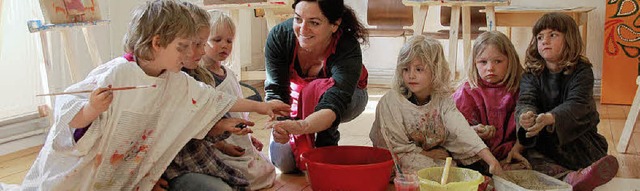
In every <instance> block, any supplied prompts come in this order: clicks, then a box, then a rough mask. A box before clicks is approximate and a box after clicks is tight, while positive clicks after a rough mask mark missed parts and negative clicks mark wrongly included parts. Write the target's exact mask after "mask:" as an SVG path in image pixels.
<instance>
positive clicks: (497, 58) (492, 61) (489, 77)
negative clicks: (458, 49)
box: [474, 44, 509, 84]
mask: <svg viewBox="0 0 640 191" xmlns="http://www.w3.org/2000/svg"><path fill="white" fill-rule="evenodd" d="M474 62H475V64H476V68H477V69H478V75H480V78H481V79H482V80H484V81H485V82H489V83H492V84H497V83H500V82H502V80H503V79H504V77H505V76H506V75H507V67H508V65H509V58H508V57H507V55H504V54H502V52H500V50H498V49H497V48H496V46H494V45H492V44H490V45H487V46H485V47H484V50H482V51H481V53H480V54H478V55H477V56H476V58H475V60H474Z"/></svg>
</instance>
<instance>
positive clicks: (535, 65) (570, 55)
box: [524, 12, 591, 74]
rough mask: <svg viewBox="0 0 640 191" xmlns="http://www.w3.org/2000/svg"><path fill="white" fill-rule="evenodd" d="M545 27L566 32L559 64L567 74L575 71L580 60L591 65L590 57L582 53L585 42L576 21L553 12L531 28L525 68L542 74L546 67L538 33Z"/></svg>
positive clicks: (541, 18)
mask: <svg viewBox="0 0 640 191" xmlns="http://www.w3.org/2000/svg"><path fill="white" fill-rule="evenodd" d="M545 29H551V30H555V31H558V32H561V33H563V34H564V40H565V47H564V50H562V58H561V59H562V60H560V62H559V64H560V65H559V66H560V68H561V69H562V70H563V71H564V73H565V74H569V73H571V72H573V70H574V68H575V65H576V64H577V63H578V62H583V63H585V64H589V65H591V62H589V59H588V58H587V57H585V56H582V55H581V53H582V51H583V49H584V47H583V46H582V45H583V42H582V38H581V37H580V30H579V29H578V25H577V24H576V22H575V21H574V20H573V19H572V18H571V17H570V16H568V15H565V14H562V13H557V12H553V13H547V14H544V15H543V16H542V17H540V19H538V21H537V22H536V24H535V25H533V29H532V30H531V32H532V33H533V37H531V42H530V43H529V47H527V51H526V54H527V55H526V57H525V59H524V70H525V71H526V72H532V73H534V74H540V73H542V71H543V70H544V68H545V67H546V65H545V64H546V61H545V60H544V58H542V56H541V55H540V52H538V38H537V35H538V33H540V32H541V31H543V30H545Z"/></svg>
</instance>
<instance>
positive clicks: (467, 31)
mask: <svg viewBox="0 0 640 191" xmlns="http://www.w3.org/2000/svg"><path fill="white" fill-rule="evenodd" d="M470 54H471V7H469V6H464V7H462V55H463V60H462V68H461V69H462V70H464V68H466V67H470V66H468V64H470V63H468V62H469V55H470ZM457 68H458V65H455V68H452V69H451V70H453V71H454V72H453V73H454V74H456V75H454V76H452V78H451V79H458V75H457V74H459V73H460V74H462V73H463V72H460V71H458V69H457Z"/></svg>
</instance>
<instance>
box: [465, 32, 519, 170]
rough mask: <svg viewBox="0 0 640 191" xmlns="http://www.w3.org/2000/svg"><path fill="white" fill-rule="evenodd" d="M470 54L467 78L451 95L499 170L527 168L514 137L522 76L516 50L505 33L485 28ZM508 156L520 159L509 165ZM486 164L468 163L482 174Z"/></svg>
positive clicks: (509, 159)
mask: <svg viewBox="0 0 640 191" xmlns="http://www.w3.org/2000/svg"><path fill="white" fill-rule="evenodd" d="M471 55H472V58H471V63H469V66H467V69H468V70H467V81H466V82H465V83H464V84H462V85H461V86H460V87H459V88H458V90H457V91H456V92H455V93H454V94H453V99H454V100H455V102H456V106H457V108H458V110H460V113H462V115H464V117H465V118H466V119H467V121H468V122H469V125H471V127H473V130H475V132H476V133H477V134H478V136H479V137H480V138H481V139H482V140H483V141H484V143H485V144H486V145H487V146H488V147H489V150H491V153H492V154H493V155H494V156H495V157H496V158H497V159H498V160H502V161H501V163H502V164H503V166H502V168H503V169H505V170H507V169H509V170H514V169H525V168H531V167H530V165H529V162H528V161H527V159H525V158H524V157H523V156H522V155H521V154H520V153H521V152H522V150H523V147H522V145H520V144H519V143H517V140H516V121H515V119H514V112H515V109H516V101H517V100H518V88H519V87H520V83H519V82H520V76H521V75H522V66H521V65H520V59H519V58H518V54H517V52H516V49H515V48H514V47H513V44H511V41H509V38H508V37H507V36H506V35H504V34H502V33H500V32H498V31H488V32H484V33H482V34H480V36H478V38H476V40H475V42H474V44H473V50H472V52H471ZM512 158H513V159H515V160H517V161H520V162H517V163H513V164H511V159H512ZM487 167H488V166H487V164H486V163H483V162H481V161H479V162H478V163H474V164H472V165H471V166H469V168H472V169H475V170H478V171H480V172H483V173H485V174H486V173H487V172H488V171H487V170H488V168H487Z"/></svg>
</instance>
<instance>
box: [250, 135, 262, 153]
mask: <svg viewBox="0 0 640 191" xmlns="http://www.w3.org/2000/svg"><path fill="white" fill-rule="evenodd" d="M251 144H253V146H254V147H256V149H257V150H258V151H262V147H264V145H263V144H262V142H260V140H258V139H256V138H255V137H253V136H251Z"/></svg>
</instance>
